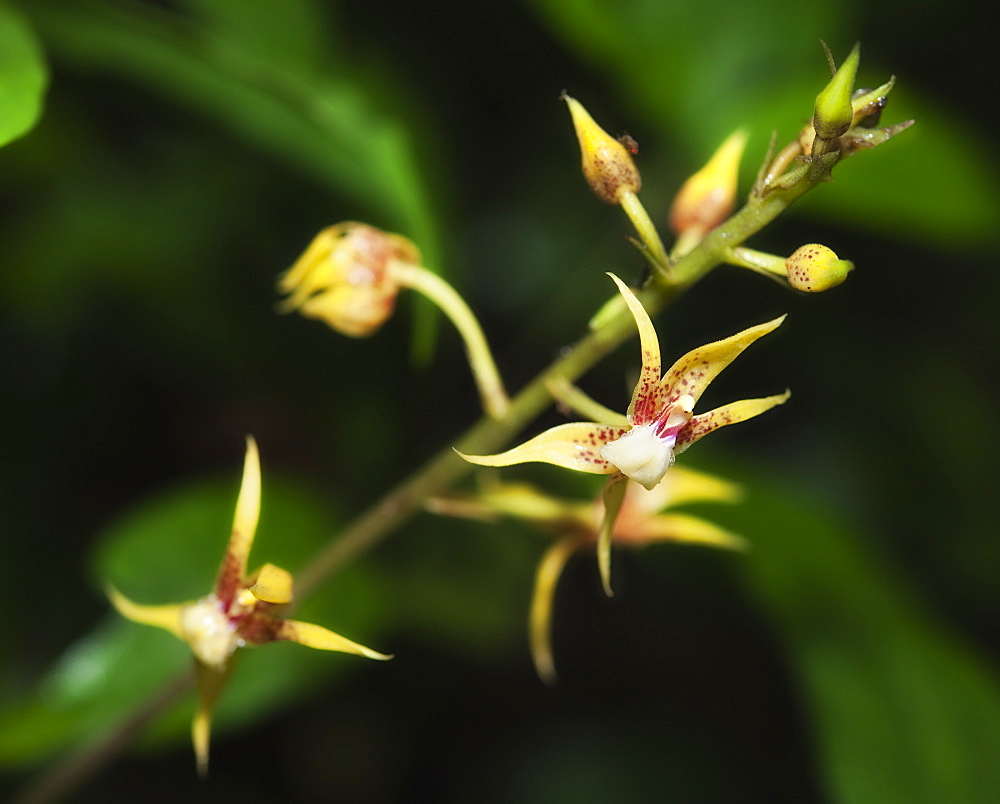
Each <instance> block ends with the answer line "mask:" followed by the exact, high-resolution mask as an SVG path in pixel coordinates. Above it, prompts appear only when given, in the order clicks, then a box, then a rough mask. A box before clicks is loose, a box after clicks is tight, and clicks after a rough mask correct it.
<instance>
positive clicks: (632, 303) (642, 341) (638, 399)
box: [608, 274, 660, 424]
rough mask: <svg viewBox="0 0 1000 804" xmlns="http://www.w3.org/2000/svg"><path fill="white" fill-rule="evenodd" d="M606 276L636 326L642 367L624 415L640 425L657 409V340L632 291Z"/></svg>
mask: <svg viewBox="0 0 1000 804" xmlns="http://www.w3.org/2000/svg"><path fill="white" fill-rule="evenodd" d="M608 276H610V277H611V278H612V279H613V280H614V281H615V284H616V285H618V290H619V291H621V294H622V296H623V297H624V299H625V303H626V304H627V305H628V309H629V311H630V312H631V313H632V317H633V318H634V319H635V325H636V327H637V328H638V329H639V346H640V348H641V349H642V370H641V371H640V373H639V381H638V382H637V383H636V384H635V390H633V391H632V401H631V402H630V403H629V406H628V413H627V414H626V416H627V417H628V420H629V422H631V423H632V424H644V423H646V422H649V421H652V420H653V418H654V417H655V416H656V414H657V412H658V411H659V402H658V400H659V383H660V342H659V340H658V339H657V337H656V330H655V329H654V328H653V322H652V321H650V319H649V314H648V313H647V312H646V309H645V308H644V307H643V306H642V303H641V302H640V301H639V300H638V299H637V298H636V297H635V294H634V293H632V291H631V290H629V289H628V287H627V286H626V285H625V283H624V282H622V281H621V280H620V279H619V278H618V277H617V276H615V275H614V274H608Z"/></svg>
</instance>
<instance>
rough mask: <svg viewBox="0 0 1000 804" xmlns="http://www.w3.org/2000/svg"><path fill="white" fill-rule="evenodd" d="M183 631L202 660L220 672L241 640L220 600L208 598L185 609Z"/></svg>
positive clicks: (212, 596) (182, 617)
mask: <svg viewBox="0 0 1000 804" xmlns="http://www.w3.org/2000/svg"><path fill="white" fill-rule="evenodd" d="M181 631H182V633H183V634H184V638H185V640H187V642H188V644H189V645H190V646H191V650H192V651H194V654H195V656H197V657H198V658H199V659H201V661H203V662H204V663H205V664H207V665H209V666H210V667H214V668H216V669H217V670H222V669H223V668H224V667H225V666H226V662H227V661H228V659H229V657H230V656H232V655H233V653H235V652H236V648H237V647H238V646H239V643H240V639H239V637H238V636H237V635H236V629H235V627H234V626H233V624H232V623H231V622H230V620H229V617H227V616H226V613H225V612H224V611H223V610H222V606H221V605H220V604H219V599H218V598H217V597H216V596H215V595H208V596H206V597H203V598H202V599H201V600H198V601H195V602H194V603H192V604H190V605H189V606H185V607H184V608H183V609H182V610H181Z"/></svg>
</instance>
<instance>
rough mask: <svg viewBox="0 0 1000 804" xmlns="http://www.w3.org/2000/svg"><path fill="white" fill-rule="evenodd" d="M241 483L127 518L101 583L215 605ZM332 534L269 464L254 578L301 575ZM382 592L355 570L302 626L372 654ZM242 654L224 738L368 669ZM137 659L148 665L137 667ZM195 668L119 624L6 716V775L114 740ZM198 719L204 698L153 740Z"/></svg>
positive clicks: (100, 556) (166, 721) (294, 648)
mask: <svg viewBox="0 0 1000 804" xmlns="http://www.w3.org/2000/svg"><path fill="white" fill-rule="evenodd" d="M238 482H239V478H238V477H236V478H234V479H233V480H231V481H226V482H218V481H201V482H194V483H189V484H187V485H185V486H183V487H180V488H178V489H175V490H173V491H170V492H167V493H165V494H163V495H162V496H160V497H158V498H156V499H153V500H150V501H149V502H147V503H145V504H143V505H140V506H139V507H138V508H137V509H136V510H134V511H132V512H130V513H128V514H126V515H125V516H123V517H122V518H121V519H120V520H119V521H118V522H117V523H116V524H114V525H112V526H111V527H110V528H109V529H108V532H107V533H106V534H105V536H104V537H103V538H102V539H101V542H100V546H99V548H98V551H97V554H96V556H95V561H94V575H95V582H96V583H103V582H105V581H111V582H113V583H114V584H115V585H116V586H118V587H119V588H121V589H122V590H123V591H124V592H125V594H126V595H128V596H129V597H132V598H133V599H135V600H136V601H137V602H141V603H151V604H157V603H171V602H180V601H183V600H189V599H192V598H195V597H201V596H202V595H205V594H207V593H208V592H209V591H210V590H211V588H212V584H213V582H214V578H215V574H216V572H217V571H218V566H219V562H220V560H221V558H222V554H223V552H224V551H225V547H226V542H227V540H228V538H229V528H230V526H231V519H232V514H233V505H234V503H235V499H236V493H237V485H238ZM332 533H333V526H332V523H331V518H330V516H329V514H328V512H327V511H326V510H324V506H323V505H321V504H320V503H319V502H318V500H317V498H315V497H314V496H312V495H310V494H308V493H305V492H303V491H302V490H301V488H300V486H299V485H296V484H292V483H289V482H287V481H281V480H275V479H274V478H273V476H270V475H269V474H268V473H267V470H266V465H265V472H264V490H263V505H262V511H261V521H260V528H259V531H258V537H257V539H256V541H255V544H254V549H253V552H252V554H251V559H250V561H251V563H250V569H251V570H252V569H253V568H255V567H256V566H258V565H259V564H261V563H263V562H265V561H269V562H271V563H275V564H278V565H279V566H284V567H287V568H289V569H292V570H293V571H294V569H295V568H297V567H298V566H300V565H301V564H302V562H303V561H304V560H306V559H307V558H308V557H309V556H310V555H312V554H313V553H314V552H315V550H316V549H317V548H318V547H319V545H320V544H322V543H323V542H324V541H325V540H326V539H327V538H329V537H330V536H331V535H332ZM380 590H381V584H380V582H379V581H378V579H377V578H376V576H375V575H373V573H372V572H371V570H370V568H369V567H368V566H367V565H366V564H365V563H364V562H355V563H353V564H352V566H351V567H350V568H349V569H347V570H345V571H344V572H343V573H341V574H339V575H338V576H337V579H336V582H334V583H331V584H328V585H326V586H325V587H323V588H321V589H320V590H318V591H317V592H316V594H314V595H313V596H312V597H310V599H309V601H308V603H307V605H305V606H303V607H302V609H301V610H300V611H297V612H296V614H295V616H296V617H297V618H300V619H304V620H308V621H310V622H317V623H319V624H322V625H324V626H326V627H329V628H331V629H332V630H334V631H337V632H338V633H342V634H343V635H344V636H347V637H349V638H351V639H355V640H357V641H360V642H362V643H363V644H370V642H372V641H373V640H370V639H369V637H370V636H371V634H372V633H373V632H374V631H375V628H376V623H377V621H378V620H379V619H380V616H381V612H380V610H379V608H378V601H380V600H381V599H382V598H383V594H382V592H381V591H380ZM373 647H376V648H385V647H386V646H384V645H381V644H374V645H373ZM243 653H245V654H246V655H241V656H240V662H239V665H238V666H237V668H236V671H235V672H234V674H233V678H232V680H231V683H230V685H229V687H227V689H226V691H225V692H224V693H223V696H222V698H221V699H220V701H219V706H218V711H217V716H216V719H215V727H214V728H213V733H214V734H215V735H216V736H218V735H219V734H222V733H224V732H225V731H226V730H227V728H232V727H234V726H236V725H239V724H244V723H248V722H251V721H253V720H255V719H258V718H261V717H263V716H265V715H267V714H268V713H270V712H272V711H274V710H276V709H278V708H280V707H281V706H284V705H285V704H287V703H288V702H290V701H293V700H296V699H299V698H301V697H302V696H304V695H308V694H309V693H310V691H312V690H314V689H315V688H316V686H317V685H318V684H319V683H320V682H324V683H328V682H329V681H330V680H331V679H333V678H336V677H338V674H342V673H346V672H349V671H351V670H352V669H354V670H355V671H357V670H360V669H361V668H363V667H365V666H366V665H367V664H368V663H367V662H366V661H365V660H363V659H360V658H359V657H354V656H347V655H343V654H335V653H328V652H324V651H314V650H309V649H308V648H304V647H302V646H300V645H294V644H290V643H288V644H274V645H267V646H262V647H260V648H254V649H249V650H247V651H245V652H243ZM136 656H142V657H143V659H142V661H141V662H137V661H135V657H136ZM371 664H377V663H374V662H373V663H371ZM190 666H191V653H190V650H189V649H188V647H187V646H186V645H185V644H184V643H183V642H181V641H180V640H178V639H176V638H175V637H173V636H172V635H170V634H168V633H167V632H165V631H161V630H159V629H155V628H151V627H148V626H142V625H138V624H136V623H131V622H128V621H126V620H124V619H122V618H121V617H120V616H118V615H117V614H116V613H110V614H109V615H108V617H107V618H106V619H105V620H104V621H103V622H101V623H98V624H97V625H96V626H95V628H94V630H93V631H92V632H91V633H90V634H88V635H86V636H84V637H82V638H81V639H80V640H78V641H77V642H76V643H75V644H73V645H71V646H70V647H69V648H68V649H67V650H66V652H65V653H64V654H63V656H62V657H61V658H60V660H59V661H58V662H57V664H56V666H55V667H54V668H53V669H52V670H51V671H50V672H49V673H48V674H47V675H46V677H45V678H44V679H42V681H41V683H40V684H39V687H38V689H37V691H36V693H35V695H33V696H25V698H26V701H25V702H23V703H21V704H20V705H19V706H18V707H16V708H14V709H11V710H8V711H7V712H5V713H3V715H2V716H0V724H3V728H0V767H3V766H18V765H24V764H32V763H35V762H37V761H39V760H42V759H44V758H45V757H47V756H49V755H51V754H53V753H55V752H57V751H59V750H63V749H65V748H67V747H69V746H71V745H73V744H74V743H78V742H83V741H86V740H90V739H93V738H94V737H95V735H100V734H103V733H106V732H107V731H108V730H109V729H112V728H114V727H115V725H116V724H117V723H119V722H120V721H121V720H122V719H123V718H125V717H126V716H127V715H128V714H129V713H131V712H134V711H135V710H136V709H137V708H139V707H141V706H143V705H145V704H147V703H148V702H149V701H151V700H153V699H154V698H156V697H157V696H158V695H159V694H160V693H161V691H162V690H163V689H164V687H165V686H167V685H168V684H171V683H173V682H175V681H176V680H177V679H178V678H179V677H180V676H181V674H183V673H185V672H186V671H187V670H188V669H189V668H190ZM193 712H194V695H193V693H189V694H188V695H187V696H186V697H185V698H184V699H183V700H182V702H181V703H180V704H179V705H178V706H176V707H175V708H174V709H173V710H171V711H167V712H164V713H163V714H162V715H161V716H160V717H159V718H158V719H157V721H156V722H155V723H154V725H153V727H152V731H151V736H150V738H149V739H152V740H155V741H157V742H161V741H163V740H174V741H178V740H179V741H186V740H187V739H188V731H189V726H190V719H191V716H192V715H193ZM147 742H148V741H147Z"/></svg>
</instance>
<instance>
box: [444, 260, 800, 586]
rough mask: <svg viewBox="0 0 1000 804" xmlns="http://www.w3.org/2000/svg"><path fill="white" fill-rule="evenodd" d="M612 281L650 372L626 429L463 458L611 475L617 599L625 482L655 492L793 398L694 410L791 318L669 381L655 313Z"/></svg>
mask: <svg viewBox="0 0 1000 804" xmlns="http://www.w3.org/2000/svg"><path fill="white" fill-rule="evenodd" d="M609 276H611V278H612V279H613V280H614V281H615V283H616V284H617V285H618V289H619V290H620V291H621V294H622V296H623V297H624V298H625V302H626V304H627V305H628V308H629V310H630V311H631V312H632V316H633V317H634V318H635V323H636V326H637V327H638V329H639V341H640V346H641V349H642V370H641V372H640V374H639V381H638V382H637V383H636V386H635V390H634V391H633V393H632V401H631V403H630V404H629V406H628V412H627V413H626V423H624V424H621V423H613V424H612V423H601V422H575V423H571V424H562V425H559V426H557V427H553V428H552V429H551V430H546V431H545V432H544V433H541V434H539V435H537V436H535V437H534V438H532V439H530V440H529V441H527V442H525V443H524V444H521V445H520V446H518V447H514V448H513V449H511V450H508V451H507V452H502V453H500V454H498V455H464V454H463V455H462V457H463V458H465V460H467V461H469V462H470V463H475V464H480V465H481V466H512V465H513V464H518V463H528V462H531V461H538V462H541V463H551V464H554V465H556V466H562V467H564V468H566V469H574V470H576V471H578V472H589V473H591V474H598V475H610V477H609V478H608V484H607V486H606V487H605V491H604V500H605V511H606V513H605V518H604V523H603V525H602V526H601V533H600V537H599V539H598V544H597V557H598V563H599V566H600V570H601V581H602V583H603V584H604V589H605V591H606V592H607V594H609V595H610V594H611V585H610V579H611V532H612V528H613V525H614V520H615V517H616V516H617V515H618V509H619V508H620V507H621V504H622V497H623V495H624V493H625V484H624V483H623V482H622V481H623V480H624V478H625V477H629V478H631V479H632V480H634V481H636V482H637V483H638V484H639V485H641V486H643V487H644V488H645V489H647V490H652V489H654V488H656V486H657V484H659V482H660V481H661V480H663V477H664V475H666V473H667V470H668V469H669V468H670V467H671V466H672V465H673V462H674V457H675V456H676V455H678V454H680V453H681V452H683V451H684V450H686V449H687V448H688V447H690V446H691V445H692V444H693V443H695V442H696V441H698V440H699V439H701V438H703V437H705V436H706V435H708V434H709V433H711V432H712V431H714V430H717V429H719V428H720V427H724V426H725V425H727V424H735V423H736V422H741V421H744V420H746V419H750V418H753V417H754V416H758V415H760V414H761V413H763V412H764V411H767V410H770V409H771V408H773V407H774V406H775V405H780V404H782V403H783V402H785V400H787V399H788V396H789V392H788V391H786V392H785V393H783V394H776V395H775V396H768V397H763V398H761V399H744V400H740V401H738V402H731V403H730V404H728V405H723V406H722V407H720V408H716V409H715V410H710V411H708V412H706V413H699V414H695V413H694V406H695V404H696V403H697V402H698V399H699V398H700V397H701V395H702V394H703V393H704V391H705V389H706V388H708V385H709V383H711V382H712V380H714V379H715V378H716V376H718V374H719V372H721V371H722V370H723V369H724V368H725V367H726V366H728V365H729V364H730V363H732V362H733V360H735V359H736V358H737V357H738V356H739V355H740V353H741V352H743V350H744V349H746V348H747V347H748V346H749V345H750V344H752V343H753V342H754V341H756V340H757V339H758V338H760V337H762V336H764V335H766V334H767V333H769V332H771V331H773V330H774V329H776V328H777V327H778V326H779V325H780V324H781V322H782V321H783V320H784V316H781V317H780V318H776V319H774V320H773V321H768V322H767V323H765V324H759V325H757V326H756V327H750V328H749V329H745V330H743V331H742V332H738V333H736V334H735V335H732V336H730V337H729V338H725V339H724V340H721V341H715V342H714V343H709V344H706V345H705V346H700V347H698V348H697V349H693V350H691V351H690V352H688V353H687V354H686V355H684V356H683V357H682V358H681V359H680V360H678V361H677V362H676V363H674V364H673V366H671V367H670V368H669V369H668V370H667V372H666V373H665V374H663V376H662V377H661V376H660V345H659V341H658V340H657V337H656V330H655V329H653V323H652V321H650V319H649V315H648V314H647V313H646V311H645V309H643V306H642V304H641V303H640V302H639V300H638V299H637V298H636V297H635V295H634V294H633V293H632V291H630V290H629V289H628V287H626V286H625V284H624V283H623V282H622V281H621V280H620V279H618V277H616V276H614V275H613V274H609ZM460 454H461V453H460Z"/></svg>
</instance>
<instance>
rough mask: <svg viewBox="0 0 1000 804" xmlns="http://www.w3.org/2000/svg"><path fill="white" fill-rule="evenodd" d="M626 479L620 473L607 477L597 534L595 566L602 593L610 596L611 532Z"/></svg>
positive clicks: (623, 494)
mask: <svg viewBox="0 0 1000 804" xmlns="http://www.w3.org/2000/svg"><path fill="white" fill-rule="evenodd" d="M627 485H628V481H627V480H626V479H625V476H624V475H623V474H621V473H618V474H615V475H612V476H611V477H609V478H608V482H607V484H606V485H605V486H604V521H603V522H601V530H600V531H599V532H598V535H597V567H598V569H599V570H600V572H601V584H602V585H603V586H604V593H605V594H606V595H607V596H608V597H611V596H612V595H613V594H614V593H613V592H612V591H611V534H612V533H613V532H614V527H615V520H616V519H618V512H619V511H620V510H621V507H622V500H623V499H625V488H626V487H627Z"/></svg>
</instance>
